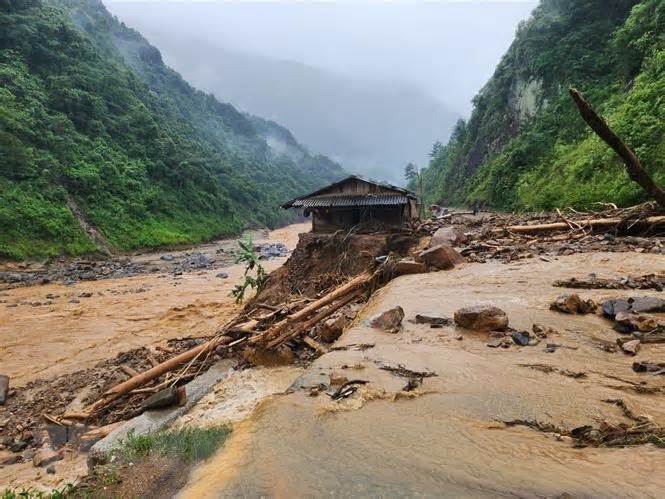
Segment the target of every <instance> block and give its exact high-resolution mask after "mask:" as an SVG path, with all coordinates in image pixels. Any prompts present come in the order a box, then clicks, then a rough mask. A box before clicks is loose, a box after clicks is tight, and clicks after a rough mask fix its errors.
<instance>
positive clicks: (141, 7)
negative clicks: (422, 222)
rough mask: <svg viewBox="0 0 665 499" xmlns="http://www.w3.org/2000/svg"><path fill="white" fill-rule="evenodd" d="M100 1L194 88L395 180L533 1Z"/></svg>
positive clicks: (458, 113) (461, 107)
mask: <svg viewBox="0 0 665 499" xmlns="http://www.w3.org/2000/svg"><path fill="white" fill-rule="evenodd" d="M105 4H106V6H107V7H108V8H109V10H110V11H111V12H112V13H113V14H115V15H117V16H118V18H119V19H120V20H122V21H123V22H125V23H126V24H127V25H128V26H130V27H133V28H135V29H137V30H139V31H140V32H141V33H142V34H143V35H145V36H146V37H147V38H148V40H149V41H150V42H151V43H153V44H154V45H155V46H157V47H158V48H159V49H160V50H161V52H162V55H163V57H164V60H165V62H166V63H167V64H169V65H171V66H172V67H173V68H175V69H176V70H178V71H179V72H181V73H182V75H183V76H184V77H185V79H187V80H188V81H189V82H190V83H192V84H193V85H195V86H196V87H198V88H200V89H202V90H205V91H207V92H211V93H213V94H215V95H216V96H217V97H218V98H219V99H220V100H222V101H227V102H230V103H232V104H234V105H235V106H236V107H238V108H239V109H241V110H242V111H245V112H248V113H251V114H256V115H259V116H262V117H264V118H268V119H271V120H274V121H276V122H278V123H280V124H282V125H285V126H286V127H287V128H289V129H290V130H291V131H292V132H293V134H294V135H295V137H296V139H297V140H298V141H300V142H301V143H303V144H305V145H306V146H307V147H308V148H309V149H310V150H311V151H312V152H316V153H323V154H326V155H328V156H329V157H331V158H332V159H334V160H336V161H338V162H340V163H341V164H342V166H343V167H345V168H346V169H347V170H348V171H351V172H354V173H361V174H364V175H367V176H371V177H374V178H377V179H381V180H387V181H391V182H395V183H402V182H403V179H402V171H403V168H404V165H405V164H406V163H407V162H409V161H414V162H416V163H417V164H418V165H424V164H426V163H427V159H428V152H429V151H430V150H431V147H432V144H433V143H434V142H435V141H437V140H439V141H442V142H445V141H446V139H447V137H448V135H449V133H450V130H451V128H452V126H453V125H454V123H455V122H456V120H457V119H459V118H460V117H467V116H468V114H469V113H470V109H471V100H472V98H473V96H474V95H475V94H476V93H477V92H478V91H479V90H480V89H481V88H482V85H483V84H484V83H485V81H487V79H488V78H489V77H490V76H491V74H492V72H493V70H494V68H495V66H496V64H497V63H498V61H499V59H500V57H501V55H502V54H503V53H504V52H505V50H506V49H507V48H508V46H509V45H510V43H511V41H512V39H513V36H514V33H515V29H516V27H517V25H518V23H519V22H520V21H521V20H523V19H526V18H527V17H528V16H529V13H530V12H531V10H532V9H533V8H534V7H535V5H536V2H535V1H512V2H509V1H466V2H461V1H455V2H453V1H449V2H427V3H424V2H408V3H384V2H335V3H328V2H320V3H319V2H316V3H314V2H311V3H305V2H293V3H285V2H274V3H273V2H268V3H266V2H261V3H259V2H256V3H254V2H165V1H159V2H144V1H142V2H135V1H124V0H123V1H120V0H105Z"/></svg>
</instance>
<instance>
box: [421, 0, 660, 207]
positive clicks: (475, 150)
mask: <svg viewBox="0 0 665 499" xmlns="http://www.w3.org/2000/svg"><path fill="white" fill-rule="evenodd" d="M664 40H665V2H663V1H662V0H641V1H640V0H613V1H612V2H604V1H600V0H584V1H582V2H578V1H577V2H576V1H573V0H541V2H540V4H539V6H538V7H537V8H536V9H535V10H534V12H533V14H532V16H531V17H530V19H528V20H527V21H525V22H523V23H522V24H520V26H519V28H518V30H517V34H516V37H515V40H514V42H513V44H512V45H511V47H510V48H509V50H508V51H507V53H506V54H505V55H504V57H503V58H502V60H501V62H500V63H499V65H498V66H497V68H496V71H495V73H494V75H493V77H492V78H491V79H490V80H489V81H488V82H487V84H486V85H485V86H484V87H483V89H482V90H481V91H480V92H479V93H478V95H477V96H476V98H475V99H474V110H473V112H472V115H471V118H470V119H469V120H468V121H460V122H458V124H457V126H456V127H455V129H454V131H453V134H452V137H451V139H450V141H448V143H447V144H446V145H445V146H443V145H438V146H436V147H435V148H434V154H433V155H432V158H431V161H430V164H429V166H428V167H427V168H426V169H425V170H424V171H423V179H424V185H425V186H426V189H425V198H426V200H427V201H429V202H441V203H444V204H486V205H490V206H493V207H497V208H501V209H511V210H512V209H553V208H555V207H565V206H572V207H575V208H582V209H583V208H588V207H590V206H593V204H594V203H600V202H613V203H616V204H619V205H628V204H633V203H637V202H640V201H642V200H643V199H644V194H643V193H642V191H641V190H640V189H639V187H638V186H637V185H636V184H634V183H632V182H631V181H630V179H629V178H628V175H627V174H626V172H625V170H624V168H623V165H622V163H621V160H620V159H619V158H618V157H616V155H614V154H613V153H612V151H611V150H610V149H609V147H607V146H606V145H605V144H603V143H602V142H601V141H600V139H598V138H597V137H595V136H594V135H593V133H591V132H590V130H589V129H588V128H587V127H586V125H585V124H584V122H583V120H582V119H581V118H580V117H579V116H578V114H577V110H576V108H575V105H574V103H573V102H572V100H571V99H570V97H569V95H568V88H569V87H570V86H574V87H576V88H578V89H579V90H580V91H582V92H583V93H584V94H585V96H586V97H587V99H588V100H589V101H590V102H591V103H592V104H593V105H594V106H595V107H597V109H598V110H599V111H600V112H601V113H602V114H604V115H605V117H606V119H607V120H608V121H609V124H610V125H611V126H613V127H614V128H615V130H616V131H617V133H619V135H620V136H622V137H623V138H624V140H625V141H626V142H627V143H628V144H629V145H630V146H632V147H633V148H634V149H635V151H636V152H637V153H638V155H639V156H640V157H641V159H642V161H643V163H644V164H645V165H646V167H647V168H648V169H649V171H650V172H651V174H652V175H653V176H654V177H655V179H656V181H657V182H660V183H663V182H665V162H664V160H663V158H664V157H665V154H663V153H664V152H665V127H664V126H663V123H665V111H664V109H665V106H664V105H663V102H662V96H663V95H665V77H664V74H665V51H664V47H665V41H664Z"/></svg>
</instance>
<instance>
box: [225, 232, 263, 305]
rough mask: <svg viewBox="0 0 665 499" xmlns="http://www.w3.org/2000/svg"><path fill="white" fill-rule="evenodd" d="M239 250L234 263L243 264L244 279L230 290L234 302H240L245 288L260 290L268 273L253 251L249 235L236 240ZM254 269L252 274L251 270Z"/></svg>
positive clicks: (243, 296)
mask: <svg viewBox="0 0 665 499" xmlns="http://www.w3.org/2000/svg"><path fill="white" fill-rule="evenodd" d="M238 247H239V250H238V251H236V253H235V257H236V263H244V264H245V274H244V281H243V282H242V283H241V284H236V285H235V286H234V288H233V290H231V296H233V297H234V298H235V299H236V303H240V302H241V301H242V300H243V299H244V298H245V292H246V291H247V288H252V289H256V292H257V293H258V292H260V291H261V290H262V289H263V288H264V287H265V285H266V283H267V282H268V274H266V271H265V269H264V268H263V266H262V265H261V264H260V263H259V256H258V255H257V254H256V251H254V243H253V242H252V238H251V236H249V235H248V236H247V237H246V238H245V239H244V240H243V239H240V240H239V241H238ZM252 271H255V274H254V275H252V274H251V272H252Z"/></svg>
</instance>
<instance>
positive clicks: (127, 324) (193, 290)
mask: <svg viewBox="0 0 665 499" xmlns="http://www.w3.org/2000/svg"><path fill="white" fill-rule="evenodd" d="M309 228H310V225H309V224H296V225H291V226H288V227H285V228H282V229H277V230H275V231H272V232H270V233H269V234H268V235H267V237H266V236H264V237H255V238H254V240H255V242H257V243H260V242H268V241H269V242H282V243H284V244H285V245H286V246H287V247H288V248H289V249H293V248H294V247H295V245H296V244H297V242H298V234H299V233H301V232H306V231H308V230H309ZM234 245H235V243H234V242H233V241H222V242H218V243H209V244H206V245H202V246H200V247H197V248H194V249H191V248H190V249H189V250H187V251H197V252H202V253H204V254H206V253H209V254H210V255H214V254H215V250H216V249H218V248H219V247H222V246H223V247H225V248H227V251H228V250H229V248H233V246H234ZM184 253H185V250H183V251H175V252H174V251H171V252H168V253H164V252H162V253H144V254H140V255H135V256H133V257H132V260H133V261H136V262H138V263H140V264H143V265H146V266H151V265H153V264H154V265H160V264H162V265H163V263H164V261H163V260H162V259H161V257H162V256H164V255H165V254H168V255H170V256H169V258H170V257H171V256H173V257H174V258H178V257H179V255H180V254H184ZM285 260H286V258H274V259H270V260H266V261H265V262H264V263H263V265H264V267H265V268H266V270H268V271H270V270H274V269H275V268H277V267H279V266H280V265H282V264H283V263H284V261H285ZM222 270H223V271H224V272H226V273H227V274H228V277H227V278H224V279H223V278H220V277H217V274H219V273H220V271H222ZM243 271H244V269H243V268H242V266H241V265H231V266H230V267H225V268H219V267H216V268H212V269H204V270H200V271H193V272H185V273H182V275H175V274H174V273H168V272H157V273H150V274H141V275H137V276H134V277H122V278H117V279H103V280H98V281H86V282H79V283H77V284H75V285H71V286H66V285H64V284H56V283H53V284H46V285H41V286H29V287H23V288H16V289H10V290H4V291H0V296H1V299H2V302H3V303H2V304H0V359H2V362H1V366H2V367H1V369H0V372H1V373H2V374H7V375H9V376H10V377H11V379H12V385H13V386H21V385H23V384H25V383H26V382H28V381H31V380H34V379H38V378H45V377H50V376H57V375H59V374H62V373H66V372H71V371H74V370H78V369H83V368H87V367H91V366H93V365H94V364H96V363H97V362H99V361H101V360H104V359H108V358H109V357H112V356H114V355H115V354H117V353H119V352H122V351H126V350H129V349H131V348H136V347H140V346H152V345H157V344H159V343H161V342H163V341H165V340H168V339H171V338H176V337H181V336H203V335H209V334H212V333H214V332H215V331H216V330H217V329H218V328H219V327H220V325H222V324H223V323H224V322H226V321H227V320H228V319H229V318H230V317H231V316H233V315H234V314H235V313H236V312H237V311H238V310H239V306H238V305H236V304H235V303H234V300H233V298H231V297H230V296H229V293H230V291H231V289H232V288H233V286H234V285H235V284H237V283H238V282H240V280H241V279H242V273H243ZM49 302H50V303H49ZM33 304H39V305H33Z"/></svg>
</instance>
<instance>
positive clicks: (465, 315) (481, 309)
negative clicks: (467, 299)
mask: <svg viewBox="0 0 665 499" xmlns="http://www.w3.org/2000/svg"><path fill="white" fill-rule="evenodd" d="M455 323H456V324H457V325H458V326H460V327H463V328H466V329H473V330H476V331H497V330H498V331H500V330H503V329H506V328H507V327H508V316H507V315H506V313H505V312H504V311H503V310H501V309H500V308H499V307H495V306H494V305H474V306H472V307H464V308H460V309H459V310H458V311H457V312H455Z"/></svg>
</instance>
